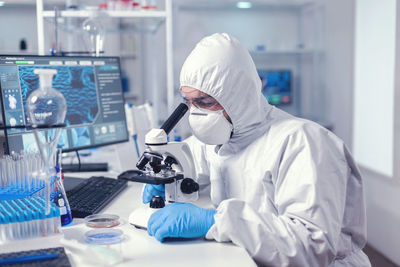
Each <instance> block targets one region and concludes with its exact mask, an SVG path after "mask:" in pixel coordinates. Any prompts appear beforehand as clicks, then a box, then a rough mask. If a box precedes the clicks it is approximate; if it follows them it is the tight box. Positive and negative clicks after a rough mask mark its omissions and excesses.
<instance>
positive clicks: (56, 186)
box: [50, 148, 72, 226]
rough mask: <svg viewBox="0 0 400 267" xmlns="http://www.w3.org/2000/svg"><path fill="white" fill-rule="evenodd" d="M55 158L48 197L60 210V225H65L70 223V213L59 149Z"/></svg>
mask: <svg viewBox="0 0 400 267" xmlns="http://www.w3.org/2000/svg"><path fill="white" fill-rule="evenodd" d="M54 156H55V162H56V165H55V170H56V176H55V177H54V182H53V181H52V183H51V186H52V193H51V196H50V200H51V202H53V203H55V204H56V205H57V207H59V208H60V216H61V225H62V226H64V225H67V224H69V223H71V222H72V212H71V208H70V206H69V202H68V198H67V194H66V193H65V189H64V184H63V181H62V179H63V177H62V166H61V159H62V150H61V149H60V148H58V149H57V153H56V155H54Z"/></svg>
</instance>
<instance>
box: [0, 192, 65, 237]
mask: <svg viewBox="0 0 400 267" xmlns="http://www.w3.org/2000/svg"><path fill="white" fill-rule="evenodd" d="M45 206H46V203H45V200H44V199H43V198H41V197H28V198H21V199H13V200H1V201H0V244H2V243H6V242H8V241H11V240H18V239H25V238H33V237H43V236H49V235H52V234H56V233H60V228H61V221H60V209H59V208H58V207H57V206H56V205H55V204H54V203H51V208H50V213H49V214H47V215H46V214H45Z"/></svg>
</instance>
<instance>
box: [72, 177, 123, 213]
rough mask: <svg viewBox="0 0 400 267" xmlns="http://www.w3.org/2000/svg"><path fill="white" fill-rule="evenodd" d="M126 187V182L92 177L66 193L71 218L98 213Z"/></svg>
mask: <svg viewBox="0 0 400 267" xmlns="http://www.w3.org/2000/svg"><path fill="white" fill-rule="evenodd" d="M126 186H127V181H126V180H119V179H118V180H117V179H113V178H107V177H103V176H93V177H90V178H89V179H86V180H84V181H83V182H82V183H80V184H78V185H77V186H76V187H74V188H72V189H71V190H69V191H67V192H66V193H67V198H68V201H69V206H70V208H71V211H72V216H73V217H75V218H84V217H86V216H88V215H92V214H95V213H98V212H99V211H100V210H101V209H102V208H104V206H105V205H107V204H108V203H109V202H110V201H111V200H112V199H114V198H115V197H116V196H117V195H118V193H119V192H121V191H122V190H123V189H124V188H125V187H126Z"/></svg>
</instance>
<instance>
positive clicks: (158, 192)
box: [142, 184, 165, 204]
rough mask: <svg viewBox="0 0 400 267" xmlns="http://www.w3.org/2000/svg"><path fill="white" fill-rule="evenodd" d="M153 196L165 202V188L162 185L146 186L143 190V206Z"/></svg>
mask: <svg viewBox="0 0 400 267" xmlns="http://www.w3.org/2000/svg"><path fill="white" fill-rule="evenodd" d="M154 196H161V197H162V198H163V199H164V200H165V187H164V185H162V184H159V185H155V184H146V185H145V187H144V190H143V195H142V200H143V203H144V204H147V203H149V202H150V200H151V198H152V197H154Z"/></svg>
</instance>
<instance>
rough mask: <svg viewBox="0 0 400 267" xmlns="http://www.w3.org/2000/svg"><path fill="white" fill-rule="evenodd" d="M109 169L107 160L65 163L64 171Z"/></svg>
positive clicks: (100, 170) (99, 170) (104, 170)
mask: <svg viewBox="0 0 400 267" xmlns="http://www.w3.org/2000/svg"><path fill="white" fill-rule="evenodd" d="M106 171H108V164H107V162H96V163H81V164H80V166H79V164H77V163H76V164H63V165H62V172H106Z"/></svg>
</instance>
